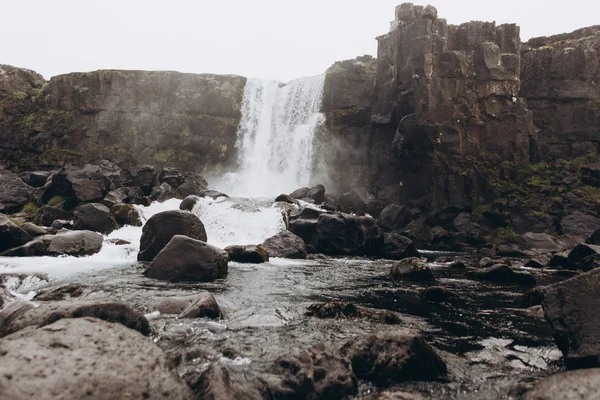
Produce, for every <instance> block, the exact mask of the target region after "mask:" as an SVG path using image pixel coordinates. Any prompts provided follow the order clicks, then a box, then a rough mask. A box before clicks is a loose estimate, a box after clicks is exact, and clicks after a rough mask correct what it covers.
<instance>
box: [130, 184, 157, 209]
mask: <svg viewBox="0 0 600 400" xmlns="http://www.w3.org/2000/svg"><path fill="white" fill-rule="evenodd" d="M127 202H128V203H131V204H138V205H140V206H145V207H148V206H149V205H150V203H152V200H150V198H149V197H146V195H145V194H144V191H143V190H142V189H141V188H139V187H137V186H134V187H132V188H129V191H128V192H127Z"/></svg>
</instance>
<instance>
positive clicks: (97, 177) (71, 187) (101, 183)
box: [42, 165, 108, 205]
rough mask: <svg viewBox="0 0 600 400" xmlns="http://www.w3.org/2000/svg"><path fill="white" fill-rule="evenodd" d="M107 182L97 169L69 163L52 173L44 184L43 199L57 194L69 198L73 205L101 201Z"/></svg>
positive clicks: (46, 200)
mask: <svg viewBox="0 0 600 400" xmlns="http://www.w3.org/2000/svg"><path fill="white" fill-rule="evenodd" d="M107 186H108V185H107V182H106V180H105V178H104V177H103V176H102V175H101V174H100V173H99V170H97V169H90V168H79V167H75V166H73V165H67V166H65V167H63V168H61V169H60V170H59V171H58V172H56V173H55V174H53V175H52V177H51V178H50V179H49V181H48V183H47V184H46V186H44V189H45V191H44V194H43V196H42V199H43V201H44V202H45V203H46V202H48V200H50V199H52V198H53V197H56V196H61V197H62V198H64V199H67V200H68V202H69V203H70V204H71V205H75V204H78V203H81V202H89V201H100V200H102V199H103V197H104V194H105V193H104V192H105V191H106V190H107V188H108V187H107Z"/></svg>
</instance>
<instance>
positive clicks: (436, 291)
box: [419, 286, 458, 303]
mask: <svg viewBox="0 0 600 400" xmlns="http://www.w3.org/2000/svg"><path fill="white" fill-rule="evenodd" d="M419 295H420V296H421V298H423V299H425V300H427V301H430V302H435V303H442V302H447V301H451V300H455V299H458V296H457V295H456V294H455V293H454V292H453V291H452V290H450V289H448V288H445V287H442V286H432V287H428V288H426V289H423V290H422V291H421V292H420V293H419Z"/></svg>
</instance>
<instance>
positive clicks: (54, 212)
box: [34, 205, 73, 226]
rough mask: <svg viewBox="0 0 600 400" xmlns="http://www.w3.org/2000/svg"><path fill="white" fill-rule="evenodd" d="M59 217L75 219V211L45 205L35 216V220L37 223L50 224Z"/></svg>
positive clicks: (68, 219)
mask: <svg viewBox="0 0 600 400" xmlns="http://www.w3.org/2000/svg"><path fill="white" fill-rule="evenodd" d="M57 219H62V220H67V221H70V220H72V219H73V213H72V212H69V211H65V210H63V209H62V208H59V207H53V206H48V205H44V206H42V207H41V208H40V211H38V213H37V215H36V216H35V220H34V222H35V223H36V224H37V225H41V226H50V225H51V224H52V222H54V221H56V220H57Z"/></svg>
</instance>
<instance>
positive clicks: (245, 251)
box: [225, 245, 269, 264]
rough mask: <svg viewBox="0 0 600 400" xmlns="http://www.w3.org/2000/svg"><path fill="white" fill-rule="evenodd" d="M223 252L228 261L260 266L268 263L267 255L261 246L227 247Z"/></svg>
mask: <svg viewBox="0 0 600 400" xmlns="http://www.w3.org/2000/svg"><path fill="white" fill-rule="evenodd" d="M225 251H226V252H227V254H228V255H229V261H235V262H239V263H248V264H260V263H264V262H267V261H269V254H267V252H266V251H265V249H263V248H262V247H261V246H254V245H244V246H228V247H225Z"/></svg>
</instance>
